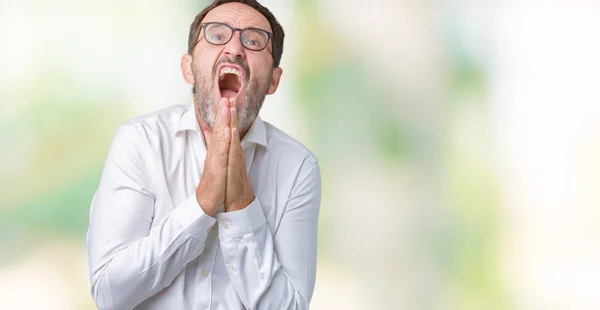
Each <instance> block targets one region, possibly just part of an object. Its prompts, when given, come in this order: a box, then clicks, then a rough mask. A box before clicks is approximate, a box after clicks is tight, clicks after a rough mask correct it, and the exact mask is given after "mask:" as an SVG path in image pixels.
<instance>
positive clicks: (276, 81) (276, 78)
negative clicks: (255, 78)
mask: <svg viewBox="0 0 600 310" xmlns="http://www.w3.org/2000/svg"><path fill="white" fill-rule="evenodd" d="M282 74H283V69H281V67H277V68H275V69H273V78H272V79H271V84H269V89H267V95H272V94H274V93H275V91H276V90H277V87H278V86H279V80H280V79H281V75H282Z"/></svg>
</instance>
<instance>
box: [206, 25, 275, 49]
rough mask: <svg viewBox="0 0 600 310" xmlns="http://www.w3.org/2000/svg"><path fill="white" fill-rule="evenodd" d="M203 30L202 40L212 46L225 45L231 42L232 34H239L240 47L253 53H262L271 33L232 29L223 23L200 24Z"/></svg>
mask: <svg viewBox="0 0 600 310" xmlns="http://www.w3.org/2000/svg"><path fill="white" fill-rule="evenodd" d="M200 27H201V29H204V39H205V40H206V41H207V42H208V43H210V44H213V45H225V44H227V43H229V41H231V38H232V37H233V33H234V32H236V31H239V32H240V43H242V46H243V47H245V48H247V49H249V50H253V51H262V50H264V49H265V48H266V47H267V43H269V39H270V38H271V36H272V35H273V34H272V33H270V32H268V31H266V30H262V29H259V28H244V29H240V28H233V27H231V26H229V25H227V24H224V23H216V22H215V23H204V24H200Z"/></svg>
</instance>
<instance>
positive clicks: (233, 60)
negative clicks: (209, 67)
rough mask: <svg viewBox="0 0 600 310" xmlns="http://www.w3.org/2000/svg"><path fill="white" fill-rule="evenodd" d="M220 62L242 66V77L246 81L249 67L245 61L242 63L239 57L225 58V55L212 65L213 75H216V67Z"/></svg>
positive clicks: (248, 77) (248, 75)
mask: <svg viewBox="0 0 600 310" xmlns="http://www.w3.org/2000/svg"><path fill="white" fill-rule="evenodd" d="M221 64H233V65H238V66H240V67H242V69H243V70H244V77H245V80H246V82H247V81H248V80H249V79H250V68H249V67H248V65H247V64H246V63H244V62H243V61H242V60H241V59H239V58H237V57H236V58H227V57H223V58H221V59H219V61H217V62H216V63H215V65H214V66H213V77H214V76H216V75H217V69H218V68H219V66H220V65H221Z"/></svg>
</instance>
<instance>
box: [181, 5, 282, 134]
mask: <svg viewBox="0 0 600 310" xmlns="http://www.w3.org/2000/svg"><path fill="white" fill-rule="evenodd" d="M283 39H284V32H283V28H282V27H281V25H280V24H279V23H278V22H277V20H276V19H275V17H274V16H273V14H272V13H271V12H270V11H269V10H268V9H267V8H265V7H264V6H262V5H261V4H259V3H258V2H257V1H255V0H238V1H235V0H217V1H214V2H213V3H212V4H211V5H209V6H208V7H207V8H205V9H204V10H203V11H202V12H200V13H199V14H198V15H197V16H196V18H195V19H194V21H193V23H192V25H191V27H190V34H189V40H188V54H186V55H184V56H183V57H182V58H181V70H182V73H183V77H184V79H185V81H186V82H187V83H189V84H193V85H194V96H195V102H196V109H197V110H198V113H199V115H200V118H201V121H202V122H203V123H204V125H206V126H208V127H209V128H212V125H213V122H214V119H215V115H216V110H215V109H216V107H217V104H218V102H219V101H220V100H221V98H222V97H227V98H230V99H232V102H235V105H236V108H237V110H238V113H237V114H238V126H239V128H240V132H245V131H246V130H248V128H249V127H250V126H251V125H252V122H253V121H254V119H255V118H256V116H257V115H258V112H259V111H260V108H261V106H262V103H263V101H264V98H265V96H266V95H270V94H273V93H274V92H275V91H276V90H277V86H278V85H279V80H280V78H281V74H282V72H283V71H282V69H281V68H280V67H279V62H280V60H281V55H282V53H283Z"/></svg>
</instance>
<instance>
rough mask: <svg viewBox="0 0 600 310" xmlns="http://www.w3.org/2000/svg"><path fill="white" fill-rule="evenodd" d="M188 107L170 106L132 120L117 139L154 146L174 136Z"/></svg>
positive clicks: (123, 127)
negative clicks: (157, 142)
mask: <svg viewBox="0 0 600 310" xmlns="http://www.w3.org/2000/svg"><path fill="white" fill-rule="evenodd" d="M187 109H188V107H186V106H183V105H174V106H170V107H167V108H164V109H161V110H158V111H155V112H152V113H148V114H145V115H142V116H138V117H135V118H132V119H130V120H128V121H127V122H125V123H124V124H123V125H121V126H120V127H119V129H118V130H117V132H116V134H115V139H117V138H118V139H125V140H129V141H131V142H141V143H149V144H153V143H154V142H156V141H160V140H163V139H164V138H165V137H170V136H172V135H174V133H175V130H176V129H177V125H178V124H179V122H180V121H181V117H182V115H183V113H185V111H186V110H187Z"/></svg>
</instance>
